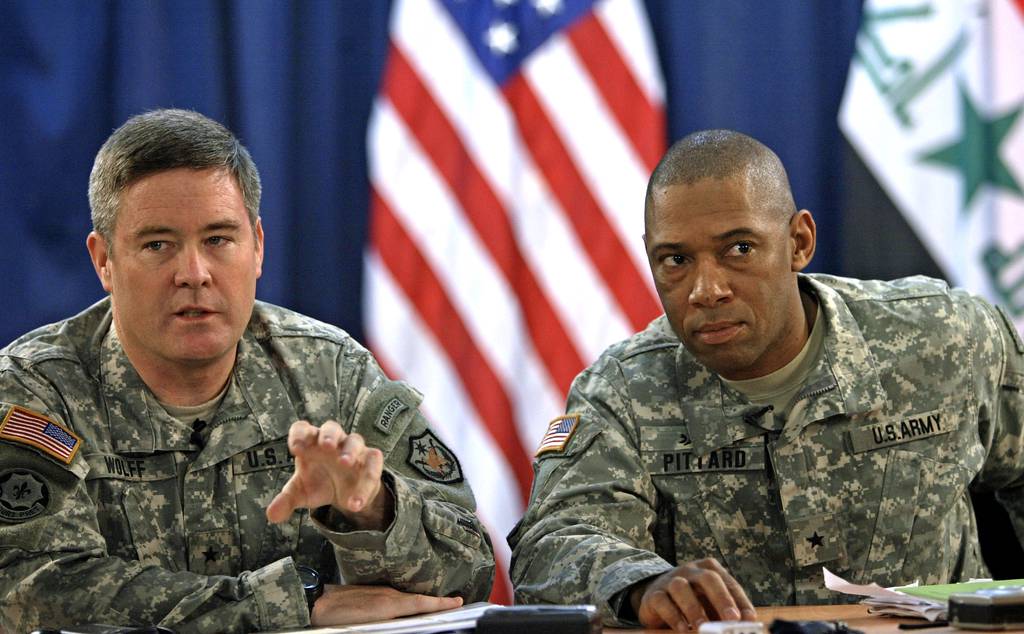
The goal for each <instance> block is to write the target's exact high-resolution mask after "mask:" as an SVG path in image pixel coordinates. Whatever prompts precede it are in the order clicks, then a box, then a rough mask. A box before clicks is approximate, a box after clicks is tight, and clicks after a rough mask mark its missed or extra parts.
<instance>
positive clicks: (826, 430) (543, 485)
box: [509, 131, 1024, 629]
mask: <svg viewBox="0 0 1024 634" xmlns="http://www.w3.org/2000/svg"><path fill="white" fill-rule="evenodd" d="M645 220H646V233H645V244H646V248H647V252H648V256H649V261H650V264H651V269H652V273H653V275H654V280H655V284H656V287H657V290H658V293H659V296H660V298H661V301H662V305H663V307H664V309H665V314H664V315H663V316H661V317H659V318H658V319H656V320H655V321H653V322H652V323H651V324H650V325H649V326H648V327H647V328H646V329H645V330H644V331H642V332H640V333H638V334H636V335H634V336H633V337H631V338H630V339H628V340H626V341H623V342H621V343H619V344H616V345H614V346H612V347H611V348H609V349H608V350H607V351H606V352H605V353H604V354H603V355H602V356H601V357H600V358H599V359H598V360H597V362H596V363H594V364H593V365H592V366H591V367H590V368H588V369H587V370H585V371H584V372H583V373H582V374H580V376H579V377H577V379H576V381H575V382H574V384H573V386H572V390H571V392H570V395H569V398H568V404H567V408H566V411H567V415H566V416H563V417H560V418H559V419H556V421H555V422H554V423H553V425H552V427H551V430H552V432H551V433H549V435H548V437H546V439H545V441H544V442H543V443H542V445H541V449H540V451H539V455H538V459H537V462H536V466H535V468H536V479H535V481H534V486H533V492H532V496H531V499H530V504H529V507H528V510H527V513H526V516H525V518H524V519H523V521H522V522H521V523H520V525H519V526H517V528H516V529H515V530H514V531H513V532H512V534H511V535H510V536H509V541H510V543H511V545H512V546H513V548H514V551H513V564H512V578H513V582H514V585H515V589H516V599H517V601H520V602H526V603H540V602H551V603H562V602H570V603H577V602H583V603H595V604H597V605H598V606H599V607H600V609H601V610H602V612H603V614H604V618H605V621H606V622H607V623H609V624H630V623H636V622H637V621H639V622H640V623H641V624H643V625H645V626H647V627H662V626H668V627H673V628H680V629H685V628H686V627H688V626H689V627H695V626H697V625H699V624H700V623H701V622H703V621H704V620H708V619H712V620H713V619H736V618H741V617H742V618H752V617H754V616H755V612H754V610H753V608H752V607H751V600H752V603H753V604H758V605H779V604H814V603H832V602H836V601H838V600H841V597H840V596H838V595H836V594H834V593H831V592H829V591H827V590H826V589H825V588H824V585H823V577H822V568H823V567H828V568H829V569H830V570H832V571H833V572H835V573H837V574H839V575H840V576H843V577H845V578H847V579H849V580H852V581H855V582H861V583H868V582H871V581H875V582H878V583H880V584H882V585H885V586H889V585H895V584H904V583H910V582H913V581H915V580H917V581H920V582H922V583H946V582H956V581H962V580H966V579H968V578H970V577H977V576H983V575H985V573H986V569H985V565H984V563H983V561H982V559H981V556H980V553H979V547H978V538H977V527H976V524H975V517H974V512H973V509H972V506H971V500H970V497H969V492H968V489H969V488H970V487H972V486H975V487H986V488H989V489H994V490H996V491H997V496H998V498H999V499H1000V500H1001V502H1002V503H1003V505H1004V506H1005V507H1006V509H1007V510H1008V512H1009V514H1010V517H1011V518H1012V520H1013V522H1014V524H1015V527H1016V530H1017V533H1018V535H1024V497H1022V495H1021V484H1022V474H1024V447H1022V430H1021V421H1022V411H1021V405H1022V401H1021V398H1022V397H1021V389H1022V388H1024V363H1022V360H1024V357H1022V353H1024V343H1022V342H1021V339H1020V337H1019V336H1018V334H1017V331H1016V330H1015V328H1014V327H1013V325H1012V322H1011V321H1010V320H1009V319H1008V318H1007V316H1006V315H1005V314H1004V313H1003V312H1002V310H999V309H996V308H993V307H992V306H991V305H989V304H988V303H986V302H984V301H982V300H981V299H978V298H976V297H972V296H971V295H969V294H967V293H966V292H963V291H961V290H956V289H950V288H948V287H947V286H946V285H945V284H944V283H942V282H940V281H936V280H932V279H927V278H921V277H917V278H909V279H904V280H898V281H895V282H877V281H871V282H868V281H859V280H851V279H843V278H838V277H832V276H827V275H804V274H801V273H799V271H801V270H802V269H803V268H804V266H805V265H806V264H807V263H808V262H809V261H810V259H811V256H812V255H813V251H814V242H815V228H814V222H813V219H812V218H811V215H810V213H809V212H807V211H806V210H802V211H799V212H797V211H796V208H795V206H794V204H793V200H792V195H791V193H790V190H789V184H788V179H787V178H786V175H785V171H784V170H783V168H782V165H781V163H780V162H779V160H778V158H777V157H776V156H775V155H774V153H772V152H771V151H770V150H769V149H768V148H766V147H764V146H763V145H761V144H760V143H758V142H757V141H755V140H753V139H751V138H749V137H746V136H744V135H740V134H737V133H733V132H727V131H709V132H703V133H697V134H694V135H691V136H690V137H687V138H686V139H683V140H682V141H680V142H679V143H677V144H676V145H674V146H673V147H672V149H670V150H669V152H668V153H667V155H666V156H665V157H664V158H663V159H662V161H661V163H660V164H659V166H658V167H657V168H656V170H655V172H654V174H653V176H652V178H651V183H650V185H649V187H648V194H647V204H646V218H645ZM558 434H561V435H558ZM565 436H568V439H567V440H565V439H564V438H565Z"/></svg>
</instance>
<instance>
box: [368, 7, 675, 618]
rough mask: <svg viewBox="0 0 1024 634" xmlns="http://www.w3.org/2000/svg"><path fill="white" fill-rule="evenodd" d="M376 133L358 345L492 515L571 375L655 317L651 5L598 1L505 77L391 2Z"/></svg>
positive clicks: (418, 14)
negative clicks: (648, 224) (403, 389)
mask: <svg viewBox="0 0 1024 634" xmlns="http://www.w3.org/2000/svg"><path fill="white" fill-rule="evenodd" d="M391 37H392V39H391V50H390V55H389V61H388V66H387V69H386V70H385V76H384V78H383V80H382V84H381V91H380V95H379V98H378V100H377V103H376V105H375V108H374V113H373V117H372V120H371V123H370V129H369V147H370V180H371V186H372V203H371V206H372V219H371V229H370V232H371V236H370V246H369V250H368V253H367V256H366V279H365V282H366V283H365V296H366V305H365V326H366V332H367V337H368V340H369V345H370V347H371V348H372V349H373V351H374V353H375V354H376V356H377V357H378V359H379V360H380V361H381V363H382V365H383V366H384V367H385V368H386V369H387V370H388V371H389V373H391V374H392V376H396V377H399V378H402V379H405V380H407V381H409V382H410V383H412V384H413V385H415V386H416V387H417V388H419V389H420V390H421V391H423V393H424V394H425V400H424V402H423V406H422V408H423V411H424V413H425V414H426V415H427V417H428V418H429V419H430V420H431V421H432V424H433V425H434V427H435V430H436V431H437V433H438V435H439V436H440V437H441V438H443V439H444V441H445V442H446V443H448V445H449V446H450V447H451V449H452V450H453V451H455V453H456V454H457V455H458V456H459V460H460V462H461V463H462V466H463V470H464V471H465V473H466V476H467V478H468V479H469V482H470V483H471V485H472V487H473V490H474V493H475V494H476V499H477V504H478V507H479V514H480V516H481V518H482V519H483V520H484V522H485V524H486V525H487V526H488V527H489V529H490V530H491V536H492V540H493V542H494V545H495V551H496V555H497V559H498V565H499V577H498V580H497V583H496V586H495V592H494V594H493V595H492V600H495V601H499V602H509V601H510V599H511V593H510V589H509V587H508V581H507V575H506V572H507V569H508V563H509V552H508V548H507V545H506V544H505V539H504V537H505V535H506V534H507V533H508V531H510V530H511V529H512V527H513V526H514V524H515V522H516V521H518V519H519V517H520V516H521V515H522V512H523V509H524V505H525V502H526V499H527V497H528V495H529V487H530V484H531V478H532V471H531V468H530V456H532V455H533V450H534V449H535V448H536V447H537V443H538V441H539V440H540V439H541V437H542V436H543V434H544V432H545V431H546V429H547V423H548V421H550V420H551V419H552V418H554V417H555V416H557V415H558V414H560V413H561V412H562V411H563V409H564V400H565V395H566V392H567V391H568V388H569V385H570V383H571V381H572V379H573V378H574V377H575V375H576V374H577V373H578V372H579V371H580V370H582V369H583V368H584V367H585V366H586V365H587V364H589V363H590V362H592V361H593V360H594V359H595V358H596V357H597V356H598V355H599V354H600V352H601V351H602V350H603V349H604V348H605V347H607V346H608V345H609V344H611V343H613V342H615V341H618V340H620V339H622V338H624V337H627V336H629V335H630V334H631V333H633V332H635V331H636V330H638V329H641V328H643V327H644V326H645V325H646V324H647V322H648V321H650V320H651V319H653V318H654V317H655V316H656V315H657V314H658V313H659V312H660V307H659V305H658V303H657V299H656V296H655V294H654V291H653V286H652V284H651V282H650V274H649V272H648V271H647V268H646V258H645V255H644V250H643V244H642V240H641V235H642V233H643V197H644V189H645V187H646V181H647V177H648V175H649V173H650V171H651V169H653V167H654V165H655V163H656V161H657V160H658V158H659V157H660V155H661V153H662V151H663V149H664V135H665V132H664V130H665V127H664V115H663V101H664V97H663V92H662V88H661V79H660V75H659V72H658V69H657V67H656V65H655V55H654V51H653V45H652V44H651V40H650V36H649V34H648V32H647V25H646V18H645V16H644V15H643V11H642V7H641V6H640V5H639V2H637V1H635V0H610V1H607V2H601V3H599V4H598V5H597V8H596V10H595V11H593V12H591V13H589V14H587V15H585V16H583V17H582V18H581V19H580V20H578V21H577V22H576V23H575V24H573V25H572V26H570V27H569V28H568V29H567V30H565V31H563V32H561V33H559V34H556V35H555V36H553V37H552V38H551V39H550V40H549V41H548V42H546V43H545V44H544V45H543V46H542V47H541V48H540V49H538V50H537V51H536V52H535V53H534V54H533V55H532V56H531V57H530V58H528V59H527V61H526V63H525V65H524V67H523V69H522V72H521V73H520V74H518V75H515V76H513V77H511V78H510V79H509V80H508V81H507V82H506V83H505V84H504V85H502V86H497V85H495V84H494V83H493V82H492V81H491V80H490V78H489V76H488V75H487V74H486V73H485V72H484V71H483V70H482V69H481V68H479V66H478V60H477V58H476V57H475V56H474V55H473V53H472V51H471V50H470V49H469V45H468V44H467V43H466V41H465V40H464V38H463V35H462V33H461V31H460V30H459V29H458V28H457V26H456V25H455V24H454V23H453V22H452V20H451V17H450V16H449V15H448V13H447V12H446V10H445V9H444V7H442V6H441V5H440V3H439V2H437V1H436V0H411V1H402V0H400V1H399V2H397V3H396V5H395V7H394V9H393V14H392V23H391Z"/></svg>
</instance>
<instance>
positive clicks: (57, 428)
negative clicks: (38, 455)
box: [0, 405, 82, 464]
mask: <svg viewBox="0 0 1024 634" xmlns="http://www.w3.org/2000/svg"><path fill="white" fill-rule="evenodd" d="M0 439H3V440H10V441H12V442H16V443H21V444H23V445H29V446H31V447H35V448H36V449H38V450H40V451H42V452H43V453H45V454H46V455H48V456H52V457H53V458H56V459H57V460H59V461H60V462H63V463H64V464H71V461H72V460H74V459H75V454H77V453H78V450H79V449H80V448H81V446H82V439H81V438H79V437H78V436H77V435H76V434H75V432H73V431H71V430H70V429H68V428H67V427H65V426H63V425H61V424H60V423H58V422H56V421H54V420H50V419H49V418H47V417H46V416H43V415H42V414H40V413H38V412H33V411H32V410H30V409H26V408H24V407H20V406H18V405H15V406H13V407H11V409H10V411H9V412H7V415H6V416H4V420H3V422H2V423H0Z"/></svg>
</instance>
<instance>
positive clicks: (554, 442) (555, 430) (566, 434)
mask: <svg viewBox="0 0 1024 634" xmlns="http://www.w3.org/2000/svg"><path fill="white" fill-rule="evenodd" d="M579 423H580V415H579V414H566V415H565V416H559V417H557V418H555V419H554V420H553V421H551V422H550V423H548V429H547V431H546V432H544V437H543V438H541V439H540V445H538V446H537V453H535V454H534V457H540V455H541V454H543V453H547V452H549V451H564V450H565V446H566V445H567V444H569V439H570V438H572V434H573V432H575V431H576V428H577V427H579Z"/></svg>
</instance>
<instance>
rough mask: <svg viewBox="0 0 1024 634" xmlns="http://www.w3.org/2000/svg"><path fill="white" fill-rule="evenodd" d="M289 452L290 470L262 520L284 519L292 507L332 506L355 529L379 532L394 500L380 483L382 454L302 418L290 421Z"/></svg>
mask: <svg viewBox="0 0 1024 634" xmlns="http://www.w3.org/2000/svg"><path fill="white" fill-rule="evenodd" d="M288 450H289V451H290V452H291V454H292V455H293V456H295V473H294V474H292V477H291V479H289V480H288V482H287V483H285V485H284V487H283V488H282V489H281V492H280V493H278V494H277V497H275V498H274V499H273V501H272V502H271V503H270V506H268V507H267V519H269V520H270V521H271V522H274V523H280V522H283V521H285V520H287V519H288V518H289V517H290V516H291V514H292V512H293V511H295V509H297V508H307V509H315V508H319V507H321V506H327V505H330V506H333V507H334V508H335V509H337V510H338V511H339V512H340V513H341V514H342V515H344V516H345V518H346V519H347V520H348V521H350V522H352V523H353V524H354V525H355V526H356V527H358V528H360V529H363V530H381V531H382V530H384V529H386V528H387V527H388V526H390V525H391V520H392V519H393V516H394V500H393V499H392V496H391V493H390V492H389V491H388V489H387V487H384V486H381V473H382V472H383V470H384V454H383V453H381V451H380V449H376V448H373V447H367V446H366V443H365V442H364V441H363V437H362V436H360V435H359V434H346V433H345V431H344V430H343V429H342V428H341V425H339V424H338V423H336V422H334V421H327V422H326V423H324V424H323V426H322V427H314V426H313V425H310V424H309V423H308V422H306V421H304V420H300V421H297V422H295V423H294V424H292V427H291V430H289V432H288Z"/></svg>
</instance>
